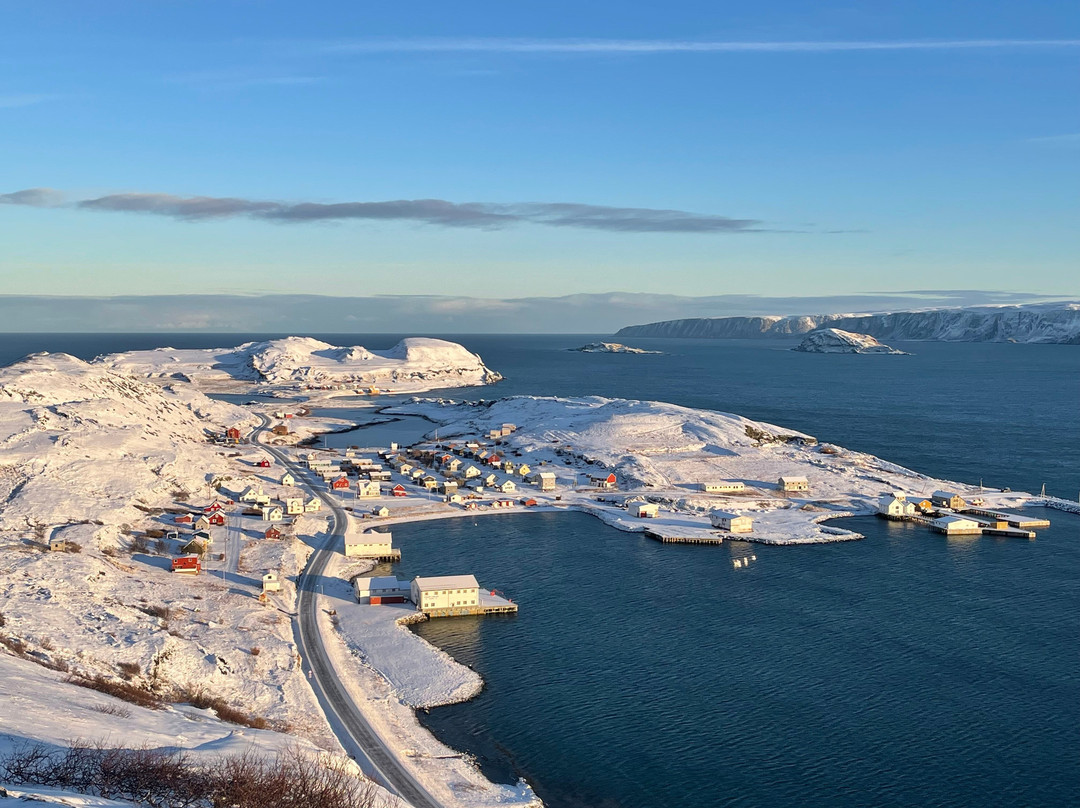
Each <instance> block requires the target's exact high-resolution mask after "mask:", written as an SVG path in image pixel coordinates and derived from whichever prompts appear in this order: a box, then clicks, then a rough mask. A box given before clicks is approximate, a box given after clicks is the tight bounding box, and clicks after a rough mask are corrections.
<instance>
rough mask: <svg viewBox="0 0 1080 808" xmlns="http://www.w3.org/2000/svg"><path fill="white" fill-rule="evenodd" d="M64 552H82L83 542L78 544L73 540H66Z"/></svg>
mask: <svg viewBox="0 0 1080 808" xmlns="http://www.w3.org/2000/svg"><path fill="white" fill-rule="evenodd" d="M64 552H65V553H81V552H82V545H81V544H76V543H75V542H73V541H69V542H64Z"/></svg>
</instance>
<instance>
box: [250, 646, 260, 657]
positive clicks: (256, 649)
mask: <svg viewBox="0 0 1080 808" xmlns="http://www.w3.org/2000/svg"><path fill="white" fill-rule="evenodd" d="M261 653H262V649H261V648H260V647H259V646H257V645H256V646H255V647H254V648H252V649H251V655H252V656H258V655H259V654H261Z"/></svg>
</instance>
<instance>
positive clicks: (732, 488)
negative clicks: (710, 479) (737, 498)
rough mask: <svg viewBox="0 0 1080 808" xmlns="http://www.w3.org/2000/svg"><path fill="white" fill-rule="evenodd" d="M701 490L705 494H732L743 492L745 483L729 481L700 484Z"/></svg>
mask: <svg viewBox="0 0 1080 808" xmlns="http://www.w3.org/2000/svg"><path fill="white" fill-rule="evenodd" d="M701 490H702V491H704V492H705V493H706V494H732V493H735V492H736V491H745V490H746V483H741V482H733V481H729V480H725V481H724V482H719V483H702V484H701Z"/></svg>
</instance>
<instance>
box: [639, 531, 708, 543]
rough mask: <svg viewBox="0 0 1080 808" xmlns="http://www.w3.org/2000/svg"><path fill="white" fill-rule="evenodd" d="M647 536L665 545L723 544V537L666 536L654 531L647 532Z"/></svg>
mask: <svg viewBox="0 0 1080 808" xmlns="http://www.w3.org/2000/svg"><path fill="white" fill-rule="evenodd" d="M645 535H646V536H648V537H649V538H650V539H653V540H654V541H659V542H663V543H664V544H723V543H724V537H723V536H665V535H663V534H661V533H655V532H654V531H652V530H646V531H645Z"/></svg>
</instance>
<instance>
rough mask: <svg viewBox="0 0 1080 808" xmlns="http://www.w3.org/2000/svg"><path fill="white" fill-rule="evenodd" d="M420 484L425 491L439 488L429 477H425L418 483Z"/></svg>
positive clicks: (437, 483)
mask: <svg viewBox="0 0 1080 808" xmlns="http://www.w3.org/2000/svg"><path fill="white" fill-rule="evenodd" d="M420 484H421V485H422V486H424V490H425V491H434V490H435V489H436V488H438V487H439V481H438V480H436V479H435V478H434V477H431V476H427V477H425V478H424V479H423V480H421V481H420Z"/></svg>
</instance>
